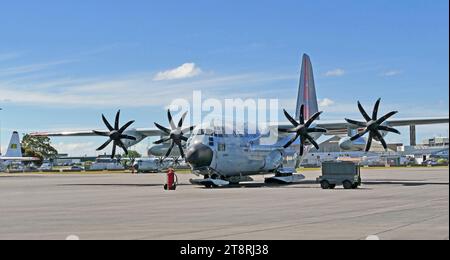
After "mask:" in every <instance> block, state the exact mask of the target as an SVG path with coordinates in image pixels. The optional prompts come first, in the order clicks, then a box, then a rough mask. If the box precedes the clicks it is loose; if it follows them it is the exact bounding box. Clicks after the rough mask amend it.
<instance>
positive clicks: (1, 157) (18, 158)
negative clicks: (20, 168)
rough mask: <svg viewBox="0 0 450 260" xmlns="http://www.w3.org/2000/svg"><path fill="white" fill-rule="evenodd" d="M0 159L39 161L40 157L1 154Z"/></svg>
mask: <svg viewBox="0 0 450 260" xmlns="http://www.w3.org/2000/svg"><path fill="white" fill-rule="evenodd" d="M0 160H2V161H21V162H31V161H39V160H40V159H39V158H37V157H3V156H0Z"/></svg>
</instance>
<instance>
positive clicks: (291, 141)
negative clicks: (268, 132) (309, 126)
mask: <svg viewBox="0 0 450 260" xmlns="http://www.w3.org/2000/svg"><path fill="white" fill-rule="evenodd" d="M298 136H299V135H298V134H296V135H295V136H294V137H292V138H291V140H289V142H288V143H287V144H285V145H284V146H283V147H284V148H288V147H289V146H291V145H292V144H293V143H294V142H295V140H297V138H298Z"/></svg>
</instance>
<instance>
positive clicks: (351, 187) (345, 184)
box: [342, 181, 353, 190]
mask: <svg viewBox="0 0 450 260" xmlns="http://www.w3.org/2000/svg"><path fill="white" fill-rule="evenodd" d="M342 185H343V186H344V189H346V190H350V189H353V184H352V183H351V182H350V181H344V182H343V183H342Z"/></svg>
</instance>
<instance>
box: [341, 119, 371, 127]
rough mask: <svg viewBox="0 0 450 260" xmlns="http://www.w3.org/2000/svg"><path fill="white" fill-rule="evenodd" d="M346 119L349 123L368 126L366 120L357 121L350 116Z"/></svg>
mask: <svg viewBox="0 0 450 260" xmlns="http://www.w3.org/2000/svg"><path fill="white" fill-rule="evenodd" d="M345 121H347V122H348V123H349V124H352V125H356V126H360V127H366V126H367V123H365V122H360V121H356V120H352V119H348V118H346V119H345Z"/></svg>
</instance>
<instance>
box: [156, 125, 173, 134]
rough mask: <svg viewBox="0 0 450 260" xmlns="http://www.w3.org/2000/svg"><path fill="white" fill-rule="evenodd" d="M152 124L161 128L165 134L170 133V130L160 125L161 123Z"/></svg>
mask: <svg viewBox="0 0 450 260" xmlns="http://www.w3.org/2000/svg"><path fill="white" fill-rule="evenodd" d="M154 124H155V126H156V127H157V128H158V129H159V130H161V131H162V132H164V133H165V134H168V135H169V134H170V130H169V129H167V128H165V127H164V126H162V125H160V124H158V123H154Z"/></svg>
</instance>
